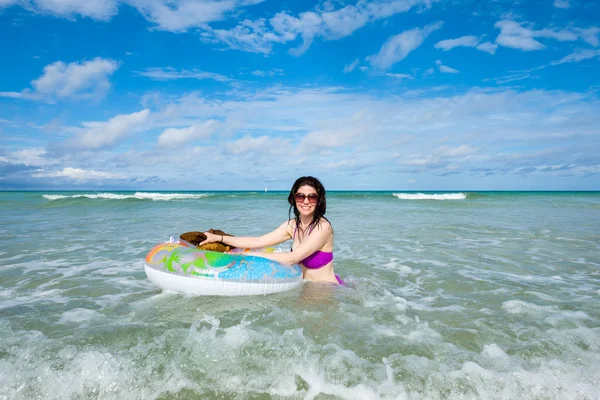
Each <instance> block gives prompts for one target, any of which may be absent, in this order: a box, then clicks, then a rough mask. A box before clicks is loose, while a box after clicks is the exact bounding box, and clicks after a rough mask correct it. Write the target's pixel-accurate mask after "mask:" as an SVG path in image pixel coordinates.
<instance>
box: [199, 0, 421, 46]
mask: <svg viewBox="0 0 600 400" xmlns="http://www.w3.org/2000/svg"><path fill="white" fill-rule="evenodd" d="M431 3H432V1H431V0H389V1H366V0H359V1H358V2H357V3H356V5H347V6H345V7H342V8H340V9H335V8H334V5H333V3H327V6H324V7H323V8H318V7H317V9H315V10H314V11H305V12H301V13H300V14H298V16H293V15H290V14H288V13H286V12H279V13H277V14H276V15H275V16H274V17H272V18H270V19H269V20H268V24H267V20H265V19H264V18H261V19H258V20H255V21H251V20H244V21H242V22H241V23H240V24H239V25H238V26H236V27H235V28H232V29H214V30H213V29H210V28H207V31H206V32H204V33H203V37H204V38H205V40H208V41H212V42H215V43H224V44H226V45H227V46H228V47H230V48H232V49H237V50H242V51H247V52H254V53H264V54H268V53H270V52H271V51H272V46H273V44H274V43H288V42H291V41H295V40H297V39H298V38H300V39H302V43H301V44H300V45H299V46H298V47H296V48H293V49H291V50H289V53H290V54H292V55H293V56H300V55H302V54H304V53H305V52H306V51H307V50H308V49H309V48H310V46H311V44H312V43H313V41H314V39H315V38H317V37H322V38H324V39H325V40H337V39H340V38H343V37H346V36H349V35H351V34H353V33H354V32H355V31H356V30H358V29H360V28H362V27H363V26H365V25H366V24H367V23H369V22H373V21H377V20H379V19H382V18H388V17H390V16H392V15H395V14H398V13H402V12H407V11H409V10H410V9H412V8H413V7H421V8H429V7H431Z"/></svg>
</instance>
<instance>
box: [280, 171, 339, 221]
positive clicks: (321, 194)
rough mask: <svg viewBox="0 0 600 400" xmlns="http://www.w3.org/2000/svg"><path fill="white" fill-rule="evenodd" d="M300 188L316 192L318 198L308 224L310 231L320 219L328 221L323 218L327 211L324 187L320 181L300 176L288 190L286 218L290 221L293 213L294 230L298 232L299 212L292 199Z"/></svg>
mask: <svg viewBox="0 0 600 400" xmlns="http://www.w3.org/2000/svg"><path fill="white" fill-rule="evenodd" d="M302 186H310V187H312V188H313V189H315V190H316V191H317V196H318V197H317V203H316V204H315V213H314V214H313V217H312V221H310V224H308V228H309V230H312V229H313V228H314V227H315V226H317V224H318V223H319V220H320V219H321V218H324V219H325V220H327V221H329V220H328V219H327V218H325V212H326V210H327V199H326V193H325V187H324V186H323V184H322V183H321V181H320V180H318V179H317V178H315V177H312V176H302V177H300V178H298V179H296V182H294V185H293V186H292V190H290V194H289V196H288V203H290V209H289V211H288V218H289V219H291V216H292V211H293V212H294V219H295V220H296V228H297V229H298V230H300V211H299V210H298V207H297V206H296V199H295V198H294V196H295V195H296V192H298V189H300V187H302Z"/></svg>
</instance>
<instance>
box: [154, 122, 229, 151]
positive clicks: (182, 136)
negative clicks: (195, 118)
mask: <svg viewBox="0 0 600 400" xmlns="http://www.w3.org/2000/svg"><path fill="white" fill-rule="evenodd" d="M218 127H219V122H218V121H216V120H213V119H211V120H208V121H206V122H204V123H201V124H194V125H192V126H189V127H187V128H169V129H166V130H165V131H164V132H163V133H161V135H160V136H159V137H158V145H159V146H164V147H173V146H178V145H181V144H184V143H187V142H190V141H192V140H199V139H207V138H209V137H210V136H211V135H212V134H213V133H214V132H215V131H216V130H217V128H218Z"/></svg>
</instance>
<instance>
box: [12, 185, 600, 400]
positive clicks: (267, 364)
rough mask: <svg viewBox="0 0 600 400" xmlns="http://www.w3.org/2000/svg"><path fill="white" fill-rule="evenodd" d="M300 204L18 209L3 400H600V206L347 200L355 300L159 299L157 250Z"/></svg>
mask: <svg viewBox="0 0 600 400" xmlns="http://www.w3.org/2000/svg"><path fill="white" fill-rule="evenodd" d="M286 197H287V194H286V193H283V192H273V193H272V192H269V193H262V192H202V193H200V192H182V193H174V192H162V193H140V192H110V193H108V192H104V193H103V192H91V191H90V192H0V237H1V240H0V399H288V398H297V399H361V400H362V399H600V307H599V305H600V193H589V192H588V193H586V192H583V193H561V192H556V193H550V192H544V193H537V192H534V193H529V192H506V193H496V192H479V193H474V192H470V193H467V192H452V193H408V192H407V193H393V192H331V193H329V194H328V212H327V216H328V218H329V219H330V221H331V222H332V224H333V227H334V231H335V248H334V251H335V261H334V263H335V271H336V273H337V274H339V275H340V276H342V277H343V278H344V279H345V281H346V282H347V283H348V287H339V286H332V285H323V284H316V283H310V282H308V283H305V284H304V285H303V286H302V287H301V288H300V289H297V290H293V291H290V292H286V293H280V294H274V295H267V296H254V297H242V298H232V297H229V298H228V297H190V296H184V295H180V294H177V293H167V292H162V291H161V290H159V289H157V288H156V287H154V286H153V285H152V284H151V283H150V282H149V281H148V280H147V278H146V275H145V273H144V269H143V259H144V256H145V254H146V253H147V252H148V251H149V250H150V249H151V248H152V246H154V245H155V244H157V243H159V242H162V241H165V240H168V238H169V237H170V236H173V235H175V236H177V235H179V234H180V233H182V232H185V231H191V230H208V229H209V228H219V229H223V230H225V231H227V232H230V233H232V234H234V235H239V236H242V235H258V234H261V233H265V232H267V231H269V230H271V229H274V228H275V227H277V226H278V225H279V224H280V223H281V222H283V221H284V220H285V219H286V218H287V215H288V214H287V212H288V207H287V203H286ZM286 246H287V244H286Z"/></svg>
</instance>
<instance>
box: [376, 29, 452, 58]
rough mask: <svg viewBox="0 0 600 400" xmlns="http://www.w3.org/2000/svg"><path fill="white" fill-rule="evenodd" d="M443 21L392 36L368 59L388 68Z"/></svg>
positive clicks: (416, 45) (415, 46)
mask: <svg viewBox="0 0 600 400" xmlns="http://www.w3.org/2000/svg"><path fill="white" fill-rule="evenodd" d="M441 26H442V23H441V22H437V23H435V24H431V25H427V26H425V27H424V28H423V29H420V28H414V29H410V30H408V31H404V32H402V33H400V34H398V35H395V36H392V37H390V38H388V39H387V41H386V42H385V43H384V44H383V46H381V49H380V50H379V53H377V54H373V55H371V56H368V57H367V60H368V61H369V62H370V63H371V65H372V66H373V67H375V68H379V69H387V68H389V67H391V66H392V65H394V64H396V63H397V62H399V61H402V60H403V59H404V58H406V56H408V55H409V54H410V53H411V52H412V51H413V50H415V49H417V48H418V47H419V46H421V44H423V42H424V41H425V39H426V38H427V36H429V35H430V34H431V33H432V32H434V31H436V30H437V29H439V28H441Z"/></svg>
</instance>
